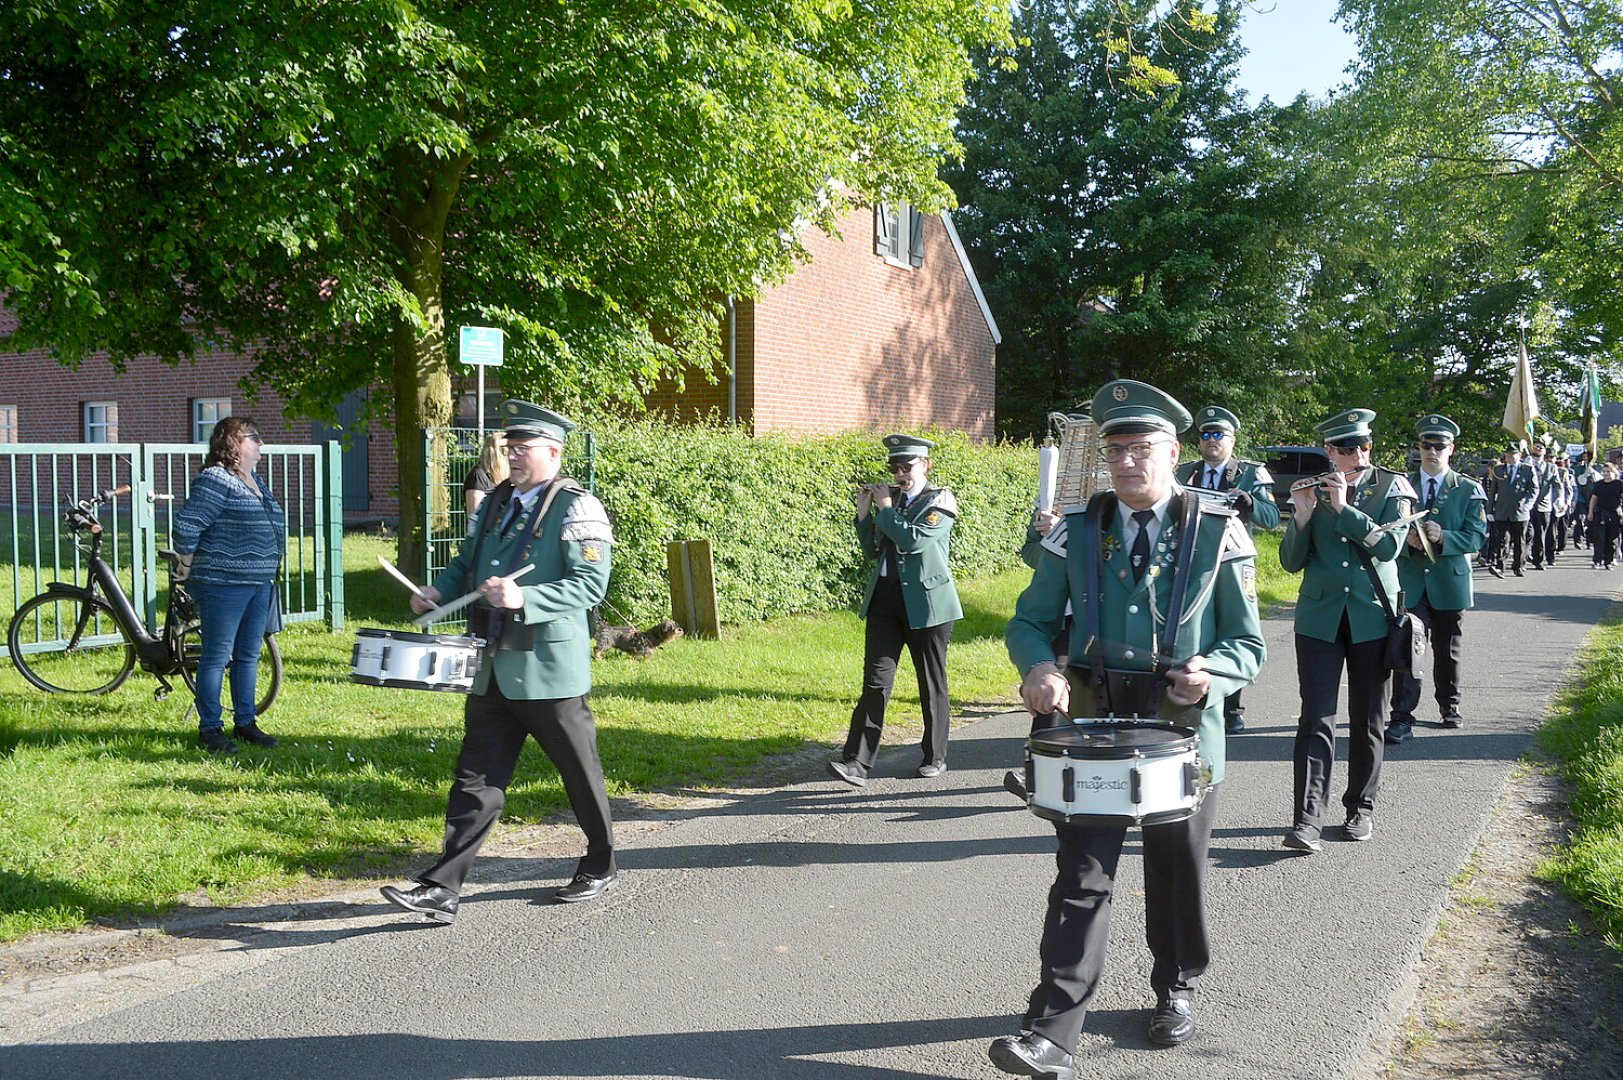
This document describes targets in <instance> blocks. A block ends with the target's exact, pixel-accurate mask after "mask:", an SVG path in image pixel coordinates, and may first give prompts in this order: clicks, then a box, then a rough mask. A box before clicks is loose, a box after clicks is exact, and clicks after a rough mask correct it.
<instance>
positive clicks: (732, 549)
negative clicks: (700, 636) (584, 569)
mask: <svg viewBox="0 0 1623 1080" xmlns="http://www.w3.org/2000/svg"><path fill="white" fill-rule="evenodd" d="M926 434H928V435H929V437H931V438H933V439H935V440H936V441H937V444H938V445H937V447H936V450H935V455H934V461H935V465H934V469H933V470H932V473H931V476H932V479H933V482H935V483H937V484H943V485H946V486H948V487H951V488H952V489H953V492H954V494H956V495H957V497H958V504H959V508H960V514H959V518H958V524H957V526H956V527H955V528H954V529H953V536H952V565H953V568H954V572H955V573H956V574H958V575H959V576H961V577H978V576H982V575H986V574H992V573H996V572H997V571H999V570H1003V569H1007V568H1008V567H1011V566H1014V565H1017V564H1018V563H1019V548H1020V544H1021V542H1022V540H1023V539H1024V536H1025V523H1026V520H1027V518H1028V516H1029V515H1030V511H1031V501H1032V498H1033V494H1034V492H1035V491H1036V485H1037V453H1036V450H1035V449H1034V448H1033V447H1030V446H1014V445H1003V446H985V445H980V444H976V443H974V442H972V441H970V440H969V439H968V438H966V437H964V436H963V435H961V434H958V433H956V432H928V433H926ZM595 435H596V449H597V463H596V468H597V477H596V479H597V483H596V491H597V494H598V496H599V497H600V498H601V499H602V500H603V503H604V505H605V506H607V507H608V511H609V516H610V518H612V519H613V522H614V534H615V540H616V544H615V548H614V575H613V579H612V582H611V584H610V587H609V605H610V606H609V608H608V609H607V610H606V611H605V615H606V616H608V617H609V618H610V619H611V620H614V621H617V620H615V616H616V615H617V614H618V615H619V616H621V617H624V618H627V619H630V620H631V621H632V622H634V623H637V624H638V625H642V624H645V623H650V622H653V621H656V620H658V619H662V618H665V617H666V616H667V615H668V614H669V613H670V586H669V583H668V581H667V579H666V570H665V545H666V544H667V543H668V542H670V541H672V540H691V539H706V540H709V541H710V542H711V545H712V546H713V548H714V551H715V571H716V587H717V593H718V603H719V605H720V608H721V618H722V621H723V622H728V623H740V622H748V621H753V620H757V619H766V618H771V617H773V616H778V615H785V614H790V613H794V612H812V611H832V610H837V609H839V608H842V607H846V606H848V605H851V604H853V603H855V602H856V601H858V600H859V599H860V596H861V589H862V586H863V584H864V582H865V581H866V574H867V568H866V566H865V564H864V561H863V558H862V555H861V553H860V552H859V551H858V549H857V542H856V534H855V531H854V530H853V528H852V520H853V518H854V516H855V506H854V503H853V500H852V496H853V494H854V490H855V488H856V486H857V485H858V484H860V483H868V482H874V481H878V480H882V479H887V478H888V476H889V473H888V471H887V469H886V465H885V457H884V450H883V448H882V447H881V446H880V445H879V440H878V438H877V437H876V436H874V435H869V434H860V435H858V434H847V435H836V436H819V437H809V436H783V435H766V436H760V437H752V436H749V435H746V434H744V433H743V432H742V431H740V430H738V429H736V428H729V427H726V426H724V425H715V426H673V425H670V424H666V423H662V422H659V421H655V420H650V419H638V420H630V421H626V422H624V423H618V424H616V425H615V426H614V427H613V428H609V427H607V426H599V427H598V428H597V429H596V432H595Z"/></svg>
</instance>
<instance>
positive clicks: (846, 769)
mask: <svg viewBox="0 0 1623 1080" xmlns="http://www.w3.org/2000/svg"><path fill="white" fill-rule="evenodd" d="M828 771H829V772H831V773H833V774H834V776H835V778H836V779H839V780H844V781H845V782H846V783H847V784H850V785H851V786H852V787H867V786H868V774H867V773H865V772H863V771H862V766H861V765H858V764H857V763H856V762H854V761H831V762H829V763H828Z"/></svg>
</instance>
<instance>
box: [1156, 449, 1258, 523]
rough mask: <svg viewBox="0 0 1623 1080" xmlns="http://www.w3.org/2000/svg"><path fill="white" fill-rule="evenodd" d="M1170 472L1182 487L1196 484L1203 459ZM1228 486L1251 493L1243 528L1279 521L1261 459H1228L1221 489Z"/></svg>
mask: <svg viewBox="0 0 1623 1080" xmlns="http://www.w3.org/2000/svg"><path fill="white" fill-rule="evenodd" d="M1174 475H1175V476H1176V477H1177V480H1178V483H1180V484H1182V485H1183V486H1184V487H1188V488H1193V487H1199V486H1200V479H1201V478H1202V477H1203V476H1205V475H1206V461H1205V459H1204V458H1196V459H1195V460H1194V461H1186V462H1184V463H1183V464H1182V465H1179V466H1178V471H1177V473H1175V474H1174ZM1230 488H1239V489H1240V490H1241V491H1243V492H1245V493H1246V494H1247V495H1249V496H1251V520H1250V521H1248V522H1246V528H1247V529H1249V530H1251V531H1255V530H1257V529H1272V528H1273V527H1274V526H1276V525H1278V524H1279V504H1278V503H1276V502H1274V478H1273V474H1271V473H1270V472H1269V471H1268V467H1267V466H1266V465H1264V464H1263V463H1262V462H1260V461H1247V460H1245V459H1244V458H1237V457H1231V458H1229V459H1228V461H1227V462H1226V463H1225V464H1224V465H1223V490H1225V491H1227V490H1228V489H1230Z"/></svg>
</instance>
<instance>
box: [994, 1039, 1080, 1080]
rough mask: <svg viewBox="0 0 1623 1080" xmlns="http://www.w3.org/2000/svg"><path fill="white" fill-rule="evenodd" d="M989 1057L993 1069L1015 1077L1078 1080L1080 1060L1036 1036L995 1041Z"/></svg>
mask: <svg viewBox="0 0 1623 1080" xmlns="http://www.w3.org/2000/svg"><path fill="white" fill-rule="evenodd" d="M986 1056H987V1057H989V1058H991V1059H992V1064H993V1065H996V1066H997V1067H998V1068H999V1069H1002V1070H1003V1071H1004V1072H1006V1073H1012V1074H1013V1075H1015V1076H1035V1077H1038V1078H1039V1080H1076V1059H1075V1058H1073V1057H1072V1056H1071V1055H1070V1054H1067V1053H1066V1052H1065V1051H1063V1050H1061V1049H1060V1048H1059V1047H1057V1046H1055V1045H1054V1044H1053V1043H1051V1042H1049V1041H1048V1040H1047V1039H1045V1038H1043V1037H1042V1036H1041V1035H1038V1034H1036V1033H1035V1032H1030V1031H1028V1032H1026V1033H1025V1034H1024V1035H1020V1036H1018V1037H1016V1036H1014V1035H1005V1036H1003V1037H1002V1038H1001V1039H993V1040H992V1045H991V1048H990V1049H988V1050H987V1051H986Z"/></svg>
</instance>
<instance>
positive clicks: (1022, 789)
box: [1003, 769, 1026, 800]
mask: <svg viewBox="0 0 1623 1080" xmlns="http://www.w3.org/2000/svg"><path fill="white" fill-rule="evenodd" d="M1003 790H1004V791H1007V792H1008V793H1009V794H1010V795H1013V796H1014V797H1015V798H1017V799H1020V800H1024V799H1025V797H1026V778H1025V777H1024V776H1021V775H1020V774H1019V773H1017V772H1015V771H1014V770H1013V769H1010V770H1009V771H1008V772H1006V773H1004V774H1003Z"/></svg>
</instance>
